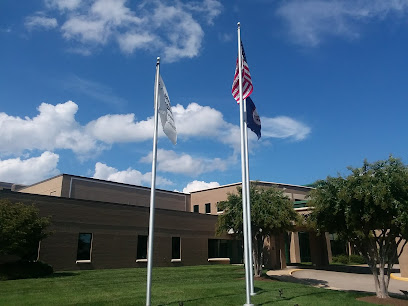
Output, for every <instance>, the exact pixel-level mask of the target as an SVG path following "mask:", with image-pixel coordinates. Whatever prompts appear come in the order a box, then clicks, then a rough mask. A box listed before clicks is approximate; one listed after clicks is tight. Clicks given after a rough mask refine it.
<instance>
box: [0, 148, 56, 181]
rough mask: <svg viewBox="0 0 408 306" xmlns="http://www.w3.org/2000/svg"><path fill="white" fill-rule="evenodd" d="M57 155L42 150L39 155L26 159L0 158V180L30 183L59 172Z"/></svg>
mask: <svg viewBox="0 0 408 306" xmlns="http://www.w3.org/2000/svg"><path fill="white" fill-rule="evenodd" d="M58 160H59V155H58V154H55V153H52V152H48V151H46V152H44V153H42V154H41V156H39V157H31V158H27V159H23V160H22V159H21V158H12V159H4V160H1V159H0V181H3V182H8V183H16V184H24V185H28V184H32V183H35V182H38V181H41V180H44V179H46V178H48V177H50V176H54V175H57V174H58V173H59V171H58V169H57V164H58Z"/></svg>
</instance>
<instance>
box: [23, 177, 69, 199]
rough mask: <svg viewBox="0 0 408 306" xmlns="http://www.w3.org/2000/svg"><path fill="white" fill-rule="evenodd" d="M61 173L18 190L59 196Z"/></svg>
mask: <svg viewBox="0 0 408 306" xmlns="http://www.w3.org/2000/svg"><path fill="white" fill-rule="evenodd" d="M61 186H62V175H60V176H57V177H54V178H51V179H49V180H46V181H43V182H40V183H38V184H34V185H31V186H28V187H25V188H22V189H20V190H18V192H22V193H32V194H42V195H48V196H49V195H52V196H56V197H60V196H61Z"/></svg>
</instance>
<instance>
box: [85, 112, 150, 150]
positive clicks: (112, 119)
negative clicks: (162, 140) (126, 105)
mask: <svg viewBox="0 0 408 306" xmlns="http://www.w3.org/2000/svg"><path fill="white" fill-rule="evenodd" d="M153 125H154V123H153V119H152V118H148V119H147V120H146V121H139V122H137V121H135V115H134V114H125V115H106V116H102V117H99V118H98V119H96V120H94V121H91V122H89V123H88V125H87V126H86V130H87V132H88V133H89V134H90V135H92V136H93V137H95V138H96V139H98V140H100V141H103V142H106V143H110V144H111V143H115V142H132V141H144V140H147V139H150V138H153Z"/></svg>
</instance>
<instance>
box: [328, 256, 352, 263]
mask: <svg viewBox="0 0 408 306" xmlns="http://www.w3.org/2000/svg"><path fill="white" fill-rule="evenodd" d="M332 260H333V262H335V263H341V264H344V265H346V264H348V263H349V257H348V256H347V255H337V256H333V259H332Z"/></svg>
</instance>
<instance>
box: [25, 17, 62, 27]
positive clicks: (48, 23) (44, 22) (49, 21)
mask: <svg viewBox="0 0 408 306" xmlns="http://www.w3.org/2000/svg"><path fill="white" fill-rule="evenodd" d="M24 25H25V26H26V27H27V29H29V30H34V29H37V30H40V29H42V30H49V29H54V28H56V27H57V26H58V22H57V19H55V18H49V17H45V16H42V15H34V16H29V17H27V18H26V19H25V22H24Z"/></svg>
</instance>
